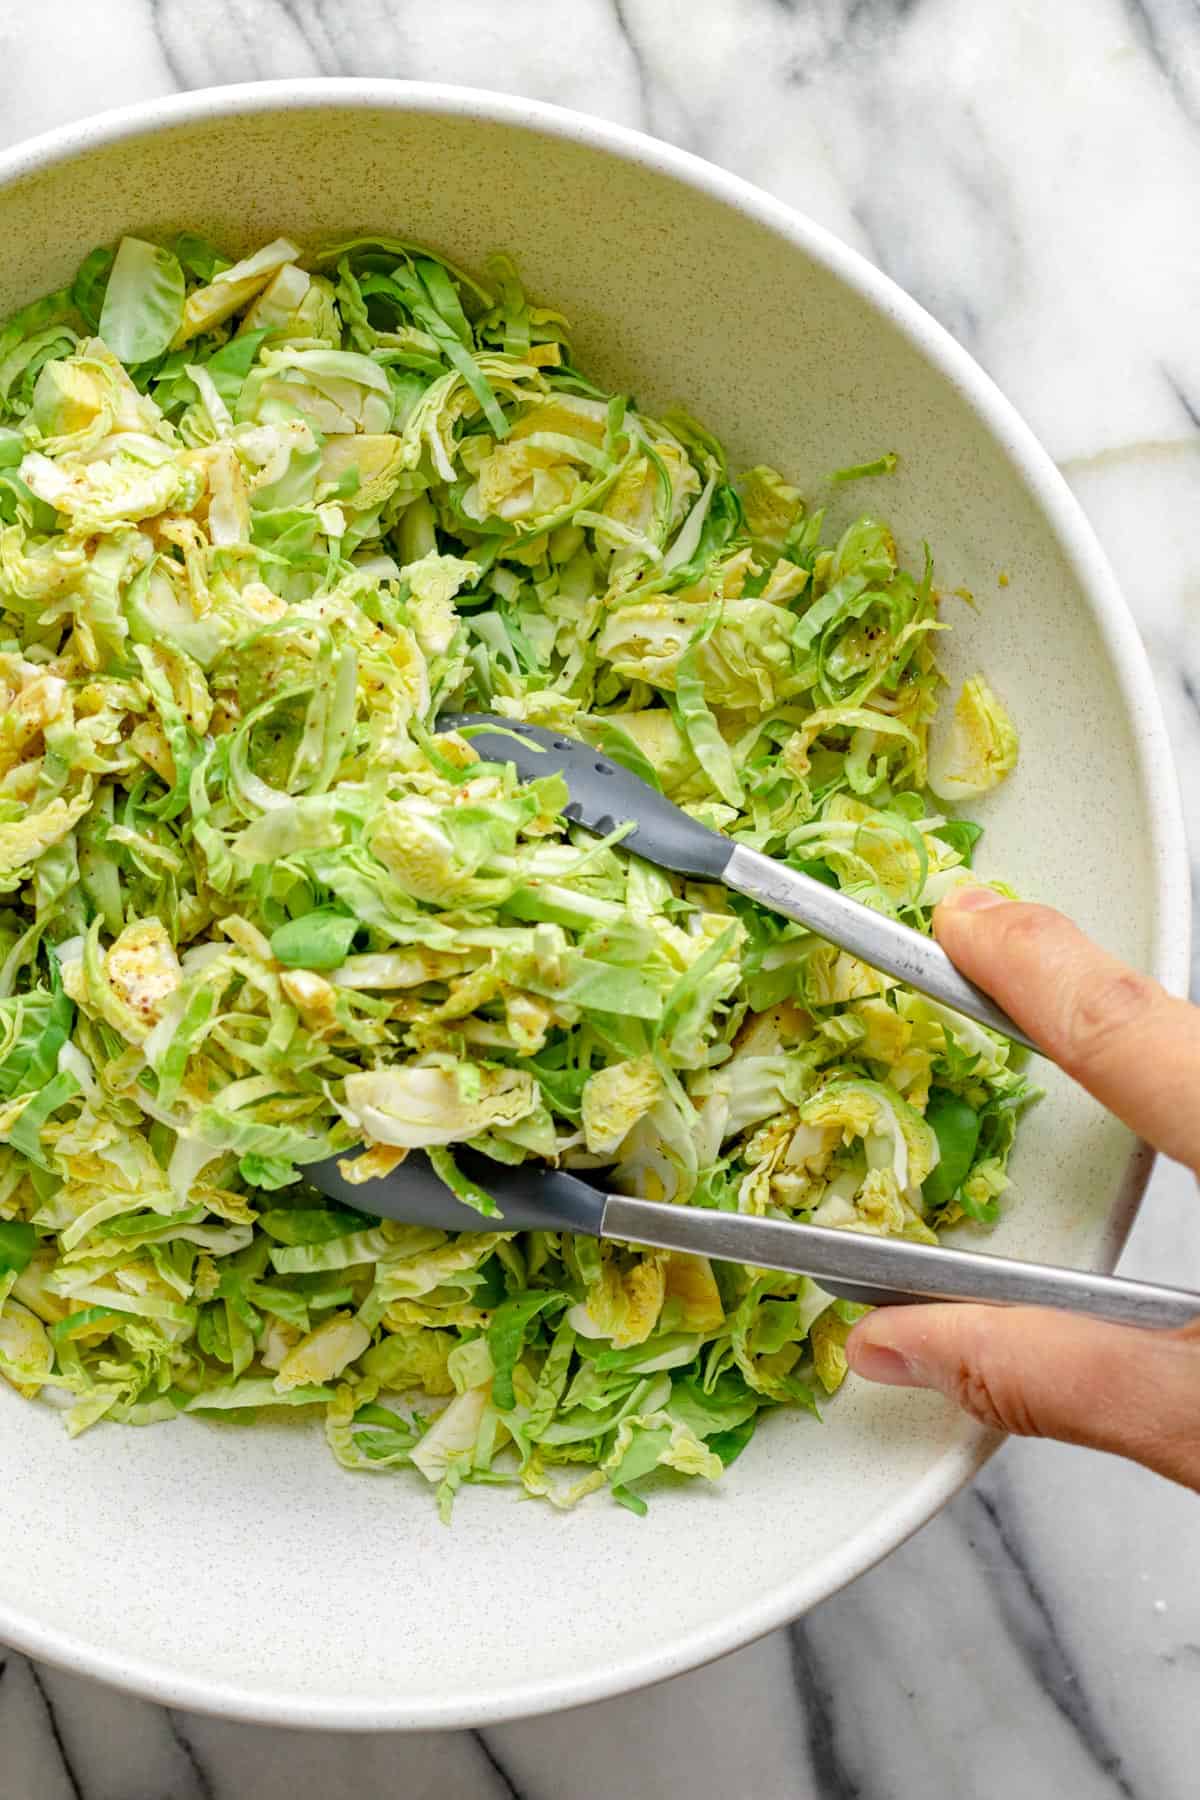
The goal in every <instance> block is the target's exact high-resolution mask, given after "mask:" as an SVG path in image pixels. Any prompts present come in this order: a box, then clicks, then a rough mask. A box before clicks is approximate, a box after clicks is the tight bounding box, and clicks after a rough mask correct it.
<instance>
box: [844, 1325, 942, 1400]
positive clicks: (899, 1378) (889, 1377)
mask: <svg viewBox="0 0 1200 1800" xmlns="http://www.w3.org/2000/svg"><path fill="white" fill-rule="evenodd" d="M846 1360H847V1361H848V1362H849V1364H850V1367H851V1368H852V1369H853V1370H854V1373H855V1374H856V1375H861V1376H862V1378H863V1380H864V1381H878V1382H880V1383H881V1384H882V1385H883V1386H884V1387H929V1386H930V1383H929V1381H928V1380H927V1379H926V1377H925V1374H924V1372H923V1371H922V1369H921V1368H920V1367H919V1365H918V1364H917V1363H915V1362H912V1361H910V1360H909V1358H908V1357H907V1356H902V1355H901V1354H900V1352H899V1350H893V1349H892V1347H891V1345H890V1344H874V1343H872V1342H871V1340H870V1338H869V1337H866V1336H865V1335H857V1336H852V1337H851V1338H850V1339H849V1341H848V1342H847V1344H846Z"/></svg>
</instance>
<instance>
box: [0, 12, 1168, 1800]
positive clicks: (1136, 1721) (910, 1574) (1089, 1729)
mask: <svg viewBox="0 0 1200 1800" xmlns="http://www.w3.org/2000/svg"><path fill="white" fill-rule="evenodd" d="M317 74H328V75H345V74H371V75H377V76H378V75H392V76H401V77H410V78H416V79H430V80H449V81H461V82H467V83H473V84H476V85H479V86H491V87H496V88H503V89H507V90H510V91H514V92H518V93H522V94H528V95H534V96H537V97H539V98H543V99H549V100H555V101H559V102H562V103H564V104H567V105H571V106H576V107H579V108H582V109H585V110H589V111H592V112H596V113H601V114H604V115H605V116H607V117H609V118H613V119H617V120H620V121H621V122H623V123H625V124H629V125H634V126H638V127H640V128H642V129H644V130H648V131H652V132H655V133H657V134H658V135H660V136H663V137H667V138H670V139H673V140H674V141H676V142H677V143H680V144H683V145H685V146H686V147H687V148H688V149H690V150H693V151H695V152H697V153H698V154H700V155H702V156H707V157H709V158H711V159H712V160H714V161H716V162H719V163H723V164H726V165H727V166H729V167H730V168H733V169H736V170H737V171H738V172H739V173H741V174H743V175H745V176H748V177H749V178H750V179H751V180H753V181H756V182H758V183H760V184H761V185H762V186H763V187H765V188H768V189H770V190H771V191H772V192H774V193H776V194H778V195H779V196H780V197H782V198H783V199H785V200H788V201H791V202H793V203H794V204H796V205H797V206H799V207H802V208H803V209H805V210H806V211H807V212H809V213H811V214H812V215H814V216H815V217H816V218H818V219H820V220H821V221H822V222H823V223H825V224H827V225H829V226H831V227H832V229H833V230H835V231H836V232H838V233H839V234H840V235H841V236H843V237H844V238H846V239H847V240H848V241H849V242H851V243H853V244H855V245H857V246H858V247H859V248H860V249H862V250H863V251H865V252H866V254H867V255H868V256H870V257H872V258H873V259H874V260H875V261H876V262H878V263H879V264H880V266H881V267H883V268H884V269H886V270H887V271H888V273H889V274H891V275H893V276H894V277H896V279H897V280H899V281H900V282H902V283H903V284H904V285H905V286H906V287H907V288H909V289H910V291H912V292H913V293H914V294H915V295H916V296H917V297H918V298H919V299H920V300H922V301H923V302H924V303H925V305H926V306H928V307H929V308H930V310H931V311H933V312H934V313H935V314H936V315H937V316H938V317H939V318H940V319H941V320H942V321H943V322H944V323H945V324H946V325H948V326H949V327H950V329H951V330H952V331H953V332H955V333H956V335H957V336H958V337H959V338H961V339H962V341H963V342H964V343H965V344H966V345H967V347H968V348H969V349H970V350H971V351H972V352H973V353H974V354H975V355H976V356H977V357H978V358H979V359H980V361H981V362H982V363H983V364H984V365H985V366H986V367H987V368H988V369H989V370H990V371H991V373H992V374H993V375H994V376H995V377H996V378H997V379H998V381H999V382H1000V384H1001V385H1002V387H1004V388H1005V389H1006V391H1007V392H1008V393H1009V395H1010V396H1011V397H1012V398H1013V400H1015V402H1016V403H1017V405H1018V406H1019V407H1020V408H1021V409H1022V411H1023V412H1024V413H1025V416H1026V417H1027V418H1028V419H1029V420H1030V421H1031V423H1032V424H1033V426H1034V428H1035V429H1036V430H1037V431H1038V432H1039V433H1040V435H1041V437H1042V439H1043V441H1044V442H1045V443H1046V444H1047V445H1048V447H1049V448H1050V450H1051V451H1052V453H1053V454H1054V455H1055V456H1056V457H1057V458H1058V459H1059V461H1060V463H1061V465H1062V467H1063V469H1064V471H1065V473H1066V474H1067V477H1068V479H1069V480H1070V481H1071V483H1072V485H1073V487H1074V488H1075V491H1076V493H1077V494H1078V495H1079V498H1080V500H1081V501H1082V502H1083V504H1084V506H1085V507H1086V508H1087V510H1088V512H1089V513H1090V515H1091V517H1092V520H1093V522H1094V524H1095V526H1096V528H1097V530H1098V532H1099V534H1100V536H1101V538H1102V539H1103V541H1104V543H1105V545H1106V547H1107V549H1108V552H1109V554H1110V556H1111V557H1112V559H1113V561H1114V563H1115V565H1116V568H1117V572H1118V574H1119V576H1120V577H1121V579H1122V581H1123V583H1124V586H1125V591H1126V593H1127V595H1128V597H1129V600H1130V603H1131V605H1132V606H1133V608H1134V610H1135V612H1136V614H1137V617H1138V621H1139V623H1140V625H1141V628H1142V631H1143V633H1144V636H1145V639H1146V642H1147V645H1148V647H1149V650H1150V654H1151V657H1152V659H1153V662H1154V666H1155V670H1156V673H1157V675H1158V677H1159V681H1160V685H1161V689H1162V695H1163V701H1164V705H1165V708H1166V712H1167V717H1168V722H1169V724H1170V727H1171V731H1172V735H1173V738H1174V742H1175V748H1176V753H1177V756H1178V759H1179V764H1180V770H1181V774H1182V777H1183V784H1184V793H1185V805H1186V806H1187V808H1188V813H1189V828H1190V830H1191V833H1192V843H1193V848H1194V852H1195V855H1194V865H1193V866H1194V867H1195V868H1196V869H1197V870H1198V871H1200V629H1198V622H1200V606H1198V605H1197V589H1198V587H1200V552H1198V551H1197V548H1196V532H1195V523H1194V522H1195V520H1196V518H1197V516H1198V514H1200V325H1198V323H1197V308H1196V300H1197V288H1198V284H1200V232H1198V231H1197V228H1196V224H1195V198H1196V195H1197V192H1198V191H1200V14H1197V12H1196V11H1195V8H1194V6H1192V5H1191V4H1189V3H1188V0H1054V4H1053V5H1046V4H1045V3H1044V0H1005V4H1004V5H996V4H994V0H437V4H435V5H432V6H430V5H426V4H419V3H418V0H0V143H2V142H11V141H14V140H16V139H18V138H20V137H23V136H25V135H28V134H30V133H33V132H36V131H40V130H43V129H45V128H47V127H49V126H51V125H54V124H57V123H59V122H60V121H63V120H66V119H71V118H75V117H79V116H81V115H83V114H85V113H88V112H92V111H95V110H98V109H100V108H101V107H106V106H113V105H118V104H121V103H124V102H128V101H132V100H135V99H139V98H142V97H145V96H150V95H154V94H162V93H167V92H170V91H172V90H173V89H176V88H190V87H200V86H205V85H209V84H212V83H217V82H227V81H239V80H251V79H261V78H269V77H279V78H287V77H290V76H298V75H317ZM1197 976H1198V986H1200V966H1198V967H1197ZM1123 1266H1124V1267H1125V1268H1126V1269H1127V1271H1128V1272H1129V1273H1131V1274H1139V1275H1145V1276H1157V1277H1159V1278H1165V1279H1169V1280H1176V1281H1181V1282H1184V1281H1191V1282H1192V1283H1193V1284H1194V1285H1200V1205H1198V1204H1197V1201H1196V1195H1195V1190H1194V1188H1193V1186H1192V1184H1191V1182H1190V1180H1189V1179H1188V1178H1187V1177H1185V1176H1184V1175H1183V1174H1182V1172H1181V1171H1179V1170H1177V1169H1171V1168H1169V1167H1160V1169H1159V1171H1158V1173H1157V1174H1156V1176H1155V1179H1154V1182H1153V1186H1152V1188H1151V1192H1150V1196H1149V1199H1148V1202H1147V1205H1146V1208H1145V1211H1144V1213H1143V1215H1142V1220H1141V1222H1140V1223H1139V1225H1138V1228H1137V1231H1136V1233H1135V1237H1134V1241H1133V1244H1132V1246H1131V1249H1130V1251H1129V1253H1128V1256H1127V1258H1126V1261H1125V1264H1124V1265H1123ZM0 1516H2V1515H0ZM1198 1568H1200V1502H1198V1501H1197V1500H1196V1499H1195V1498H1193V1497H1192V1496H1189V1495H1187V1494H1184V1493H1182V1492H1180V1491H1178V1490H1176V1489H1173V1488H1170V1487H1168V1486H1167V1485H1166V1484H1164V1483H1161V1482H1158V1481H1156V1480H1155V1479H1153V1478H1152V1477H1151V1476H1149V1475H1144V1474H1142V1473H1141V1472H1140V1471H1138V1470H1135V1469H1132V1468H1129V1467H1127V1466H1125V1465H1122V1464H1118V1463H1116V1462H1113V1461H1108V1460H1102V1459H1099V1458H1094V1457H1089V1456H1087V1455H1085V1454H1083V1453H1082V1452H1078V1451H1073V1450H1069V1449H1064V1448H1061V1447H1059V1446H1053V1445H1040V1444H1037V1445H1035V1444H1013V1445H1010V1446H1008V1447H1007V1448H1006V1449H1005V1450H1004V1451H1003V1452H1002V1453H1001V1455H1000V1456H999V1457H998V1458H997V1459H996V1460H995V1461H994V1462H993V1463H992V1464H991V1466H990V1468H989V1469H988V1470H987V1471H986V1473H985V1474H984V1476H983V1477H982V1478H981V1479H980V1480H979V1481H978V1482H977V1483H976V1484H975V1486H974V1487H973V1488H972V1489H971V1490H970V1491H969V1492H968V1493H966V1494H964V1495H963V1496H962V1497H961V1498H960V1499H959V1500H958V1501H957V1502H956V1503H955V1504H954V1505H952V1506H951V1507H950V1508H949V1509H948V1510H947V1511H946V1512H945V1513H944V1514H943V1515H941V1516H940V1517H939V1518H938V1519H937V1520H935V1521H934V1523H933V1524H932V1525H930V1526H929V1527H928V1528H927V1529H926V1530H925V1531H924V1532H922V1533H921V1534H920V1536H919V1537H917V1538H916V1539H914V1540H913V1541H912V1542H911V1543H909V1544H908V1545H907V1546H905V1547H904V1548H903V1549H901V1550H900V1551H898V1552H897V1553H896V1554H895V1555H894V1556H893V1557H891V1558H890V1559H889V1560H888V1561H887V1562H886V1563H885V1564H884V1565H883V1566H882V1567H880V1568H879V1569H877V1570H875V1571H874V1572H873V1573H871V1574H870V1575H867V1576H865V1577H864V1578H863V1579H862V1580H860V1581H859V1582H857V1583H856V1584H855V1585H854V1586H853V1587H852V1588H850V1589H848V1590H847V1591H845V1592H844V1593H842V1594H840V1595H839V1596H837V1597H836V1598H835V1599H833V1600H831V1601H829V1602H827V1603H826V1604H825V1605H824V1606H822V1607H821V1608H819V1609H818V1610H817V1611H816V1612H814V1613H812V1614H811V1615H810V1616H809V1617H808V1618H807V1619H805V1620H804V1621H802V1622H801V1623H800V1624H797V1625H795V1626H793V1627H792V1628H791V1630H790V1631H787V1632H781V1633H778V1634H777V1635H776V1636H774V1637H772V1638H769V1639H766V1640H765V1641H763V1642H762V1643H760V1644H758V1645H755V1646H753V1647H752V1648H750V1649H748V1650H746V1651H743V1652H742V1653H741V1654H739V1655H737V1656H733V1657H730V1658H728V1659H727V1660H726V1661H724V1662H722V1663H719V1664H717V1665H715V1666H714V1667H712V1668H709V1669H706V1670H702V1671H700V1672H698V1673H696V1674H694V1675H691V1676H688V1677H685V1678H683V1679H680V1680H678V1681H675V1682H673V1683H671V1684H669V1685H667V1686H664V1687H660V1688H656V1689H652V1690H649V1691H647V1692H645V1693H642V1694H639V1695H634V1696H631V1697H629V1698H626V1699H622V1700H616V1701H611V1702H607V1703H605V1704H603V1705H600V1706H596V1707H593V1708H590V1709H588V1710H586V1711H582V1712H577V1713H570V1714H564V1715H561V1716H560V1717H558V1718H554V1719H549V1720H541V1721H529V1722H526V1723H521V1724H515V1725H509V1726H505V1727H503V1728H500V1729H496V1730H490V1731H488V1732H487V1733H486V1734H478V1733H458V1734H450V1735H446V1736H433V1735H428V1736H415V1737H403V1738H401V1737H387V1736H379V1737H374V1738H370V1737H364V1738H345V1737H340V1736H336V1735H332V1734H325V1735H320V1736H310V1735H306V1734H301V1733H292V1732H284V1731H272V1730H267V1729H260V1728H255V1727H251V1726H243V1725H233V1724H228V1723H225V1722H223V1721H219V1720H211V1719H203V1718H194V1717H188V1716H185V1715H180V1714H172V1713H168V1712H166V1711H164V1710H162V1709H161V1708H158V1707H155V1706H151V1705H148V1704H145V1703H143V1702H141V1701H138V1700H133V1699H130V1698H128V1697H126V1696H123V1695H119V1694H116V1693H113V1692H110V1691H108V1690H106V1689H103V1688H100V1687H97V1686H94V1685H92V1684H90V1683H87V1682H83V1681H80V1680H77V1679H75V1678H72V1677H68V1676H65V1675H62V1674H60V1673H58V1672H57V1671H55V1670H52V1669H46V1668H38V1667H34V1666H33V1665H31V1664H30V1663H28V1662H26V1661H25V1660H24V1659H23V1658H21V1657H19V1656H16V1655H12V1654H10V1655H8V1657H7V1661H6V1663H4V1662H3V1661H2V1660H0V1795H2V1797H3V1800H70V1797H72V1796H75V1797H77V1800H79V1797H82V1800H210V1797H211V1800H248V1797H253V1800H275V1797H276V1796H279V1797H280V1800H283V1797H285V1796H286V1800H309V1797H310V1796H311V1797H312V1800H316V1797H317V1796H320V1800H341V1796H343V1795H344V1796H346V1797H347V1800H349V1797H350V1796H351V1795H353V1796H354V1797H355V1800H377V1797H378V1800H383V1797H385V1796H387V1797H391V1796H395V1797H396V1800H420V1797H422V1796H425V1795H434V1794H438V1795H445V1794H450V1795H453V1796H454V1797H455V1800H460V1797H461V1800H475V1797H476V1796H478V1800H488V1797H490V1796H497V1797H501V1796H505V1795H510V1796H511V1795H523V1796H525V1795H528V1796H530V1797H531V1800H541V1797H542V1796H546V1797H548V1800H600V1797H601V1796H609V1795H621V1796H626V1795H627V1796H630V1797H631V1800H643V1797H644V1800H657V1797H660V1796H661V1797H663V1800H667V1797H671V1800H674V1797H675V1796H684V1795H687V1796H688V1797H689V1800H709V1797H710V1796H712V1797H714V1800H715V1797H716V1796H722V1797H726V1796H731V1795H737V1796H741V1795H747V1796H754V1800H777V1797H778V1800H783V1797H784V1796H789V1797H792V1800H818V1797H819V1800H918V1796H919V1797H920V1800H927V1797H929V1796H933V1797H934V1800H942V1797H945V1800H1001V1797H1003V1800H1008V1797H1009V1796H1010V1795H1011V1794H1013V1793H1014V1792H1015V1793H1018V1794H1020V1795H1021V1796H1022V1800H1059V1797H1061V1796H1067V1797H1069V1800H1107V1797H1108V1796H1117V1795H1124V1796H1127V1797H1129V1800H1143V1797H1145V1800H1190V1797H1191V1796H1193V1795H1194V1794H1195V1792H1196V1787H1197V1774H1196V1771H1197V1767H1198V1766H1200V1582H1198V1580H1197V1576H1196V1570H1197V1569H1198ZM81 1600H82V1597H81ZM2 1658H3V1651H2V1650H0V1659H2Z"/></svg>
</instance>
